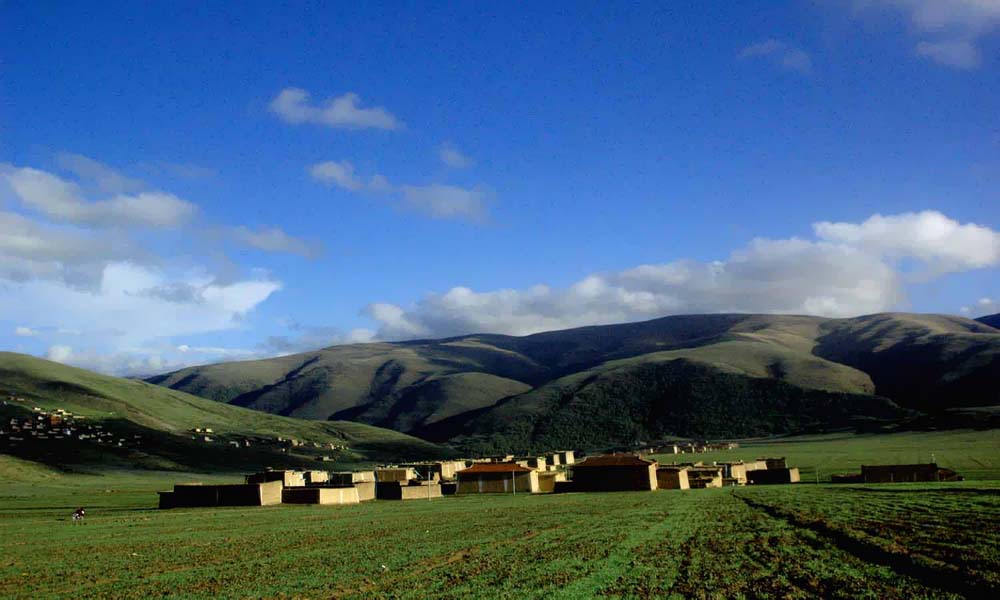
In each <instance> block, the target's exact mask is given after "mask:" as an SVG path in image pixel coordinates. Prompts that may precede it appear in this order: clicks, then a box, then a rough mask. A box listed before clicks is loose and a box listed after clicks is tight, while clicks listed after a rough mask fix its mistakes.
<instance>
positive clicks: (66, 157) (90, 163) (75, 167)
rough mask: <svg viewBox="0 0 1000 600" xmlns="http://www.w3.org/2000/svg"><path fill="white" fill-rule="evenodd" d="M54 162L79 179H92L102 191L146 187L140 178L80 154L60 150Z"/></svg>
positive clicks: (134, 189)
mask: <svg viewBox="0 0 1000 600" xmlns="http://www.w3.org/2000/svg"><path fill="white" fill-rule="evenodd" d="M56 163H58V164H59V166H60V167H62V168H63V169H66V170H67V171H69V172H71V173H73V174H75V175H76V176H77V177H79V178H81V179H85V180H90V181H93V182H94V183H95V184H96V185H97V187H98V188H99V189H100V190H101V191H104V192H108V193H112V194H121V193H125V192H137V191H139V190H141V189H143V188H145V187H146V184H145V183H143V182H142V181H141V180H139V179H133V178H132V177H127V176H125V175H122V174H121V173H119V172H118V171H116V170H114V169H112V168H111V167H109V166H107V165H105V164H104V163H101V162H98V161H96V160H94V159H92V158H89V157H86V156H83V155H82V154H73V153H71V152H60V153H59V154H57V155H56Z"/></svg>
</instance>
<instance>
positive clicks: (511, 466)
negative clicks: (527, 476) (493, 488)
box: [457, 463, 531, 475]
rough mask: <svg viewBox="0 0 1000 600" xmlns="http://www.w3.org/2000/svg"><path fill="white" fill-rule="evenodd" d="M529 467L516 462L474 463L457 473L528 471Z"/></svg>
mask: <svg viewBox="0 0 1000 600" xmlns="http://www.w3.org/2000/svg"><path fill="white" fill-rule="evenodd" d="M530 472H531V469H529V468H527V467H522V466H521V465H519V464H516V463H476V464H474V465H472V466H471V467H469V468H468V469H462V470H461V471H459V472H458V473H457V474H458V475H463V474H470V475H475V474H476V473H530Z"/></svg>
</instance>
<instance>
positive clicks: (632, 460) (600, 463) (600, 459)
mask: <svg viewBox="0 0 1000 600" xmlns="http://www.w3.org/2000/svg"><path fill="white" fill-rule="evenodd" d="M655 464H656V461H652V460H643V459H641V458H639V457H638V456H636V455H634V454H607V455H604V456H590V457H588V458H587V460H585V461H583V462H579V463H576V464H574V465H573V468H574V469H579V468H581V467H648V466H649V465H655Z"/></svg>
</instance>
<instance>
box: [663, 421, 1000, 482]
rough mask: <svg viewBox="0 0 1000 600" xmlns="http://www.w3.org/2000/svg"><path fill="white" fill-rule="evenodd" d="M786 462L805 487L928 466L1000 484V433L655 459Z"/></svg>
mask: <svg viewBox="0 0 1000 600" xmlns="http://www.w3.org/2000/svg"><path fill="white" fill-rule="evenodd" d="M767 456H784V457H786V458H787V459H788V466H790V467H798V468H799V471H800V473H801V476H802V481H804V482H815V481H816V480H817V479H818V480H819V481H820V482H824V481H829V480H830V475H832V474H835V473H858V472H860V471H861V465H877V464H906V463H926V462H931V460H932V459H933V460H935V461H937V463H938V465H940V466H942V467H945V468H948V469H953V470H955V471H957V472H958V473H959V474H960V475H962V476H964V477H965V478H966V479H978V480H986V479H997V480H1000V430H998V429H988V430H985V431H972V430H954V431H928V432H908V433H894V434H888V435H886V434H867V435H857V434H850V433H843V434H825V435H814V436H796V437H788V438H784V439H781V438H779V439H765V440H751V441H746V440H744V441H741V442H740V447H739V448H737V449H735V450H724V451H717V452H705V453H702V454H682V455H663V454H660V455H655V458H656V459H657V461H658V462H660V463H661V464H666V463H672V462H690V461H699V460H700V461H704V462H706V463H711V462H712V461H731V460H752V459H755V458H758V457H767Z"/></svg>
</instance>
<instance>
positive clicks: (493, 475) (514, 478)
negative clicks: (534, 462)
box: [456, 463, 539, 494]
mask: <svg viewBox="0 0 1000 600" xmlns="http://www.w3.org/2000/svg"><path fill="white" fill-rule="evenodd" d="M456 477H457V478H458V490H457V491H458V493H459V494H516V493H519V492H520V493H525V494H533V493H535V492H538V491H539V483H538V471H535V470H534V469H529V468H528V467H522V466H521V465H519V464H517V463H477V464H474V465H472V466H471V467H469V468H468V469H463V470H461V471H459V472H458V473H456Z"/></svg>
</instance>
